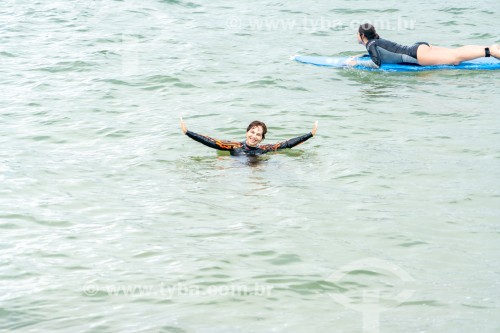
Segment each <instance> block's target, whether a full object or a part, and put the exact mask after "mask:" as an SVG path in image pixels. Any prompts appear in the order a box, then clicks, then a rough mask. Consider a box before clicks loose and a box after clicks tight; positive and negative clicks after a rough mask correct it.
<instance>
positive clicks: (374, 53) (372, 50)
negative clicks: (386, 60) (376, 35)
mask: <svg viewBox="0 0 500 333" xmlns="http://www.w3.org/2000/svg"><path fill="white" fill-rule="evenodd" d="M367 49H368V54H369V55H370V58H371V59H372V64H371V65H369V63H370V61H369V60H367V61H363V64H360V65H362V66H367V67H374V68H379V67H380V65H382V60H381V59H380V53H379V52H378V49H377V45H376V43H375V41H371V42H369V43H368V47H367ZM365 62H366V63H367V64H365Z"/></svg>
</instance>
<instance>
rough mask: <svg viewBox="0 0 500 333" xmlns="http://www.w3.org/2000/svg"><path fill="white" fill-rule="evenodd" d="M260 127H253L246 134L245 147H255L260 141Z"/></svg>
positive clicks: (261, 130)
mask: <svg viewBox="0 0 500 333" xmlns="http://www.w3.org/2000/svg"><path fill="white" fill-rule="evenodd" d="M262 132H263V129H262V126H254V127H252V128H250V130H249V131H248V132H247V141H246V143H247V145H248V146H250V147H256V146H257V145H258V144H259V143H260V142H261V141H262Z"/></svg>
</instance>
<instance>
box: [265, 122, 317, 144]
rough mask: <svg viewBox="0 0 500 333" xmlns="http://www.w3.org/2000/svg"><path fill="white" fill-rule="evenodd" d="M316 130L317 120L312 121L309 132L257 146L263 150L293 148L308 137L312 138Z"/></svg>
mask: <svg viewBox="0 0 500 333" xmlns="http://www.w3.org/2000/svg"><path fill="white" fill-rule="evenodd" d="M317 130H318V122H317V121H316V122H314V127H313V129H312V131H311V132H309V133H307V134H304V135H301V136H298V137H296V138H293V139H290V140H286V141H282V142H279V143H276V144H268V145H262V146H259V148H260V149H262V150H265V151H276V150H281V149H287V148H293V147H295V146H297V145H299V144H301V143H303V142H305V141H307V140H309V139H310V138H312V137H313V136H314V135H316V131H317Z"/></svg>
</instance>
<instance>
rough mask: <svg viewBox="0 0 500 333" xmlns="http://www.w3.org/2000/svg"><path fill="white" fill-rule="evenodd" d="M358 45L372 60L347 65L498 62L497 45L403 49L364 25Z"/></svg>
mask: <svg viewBox="0 0 500 333" xmlns="http://www.w3.org/2000/svg"><path fill="white" fill-rule="evenodd" d="M357 37H358V42H359V43H360V44H363V45H364V46H365V47H366V49H367V50H368V53H369V54H370V58H371V60H356V58H355V57H353V58H352V59H350V60H349V61H348V62H347V64H348V65H349V66H356V65H361V66H366V67H373V68H378V67H380V65H382V64H401V63H410V64H418V65H421V66H434V65H458V64H460V63H461V62H462V61H467V60H473V59H477V58H482V57H490V56H493V57H495V58H497V59H500V46H499V45H498V44H493V45H491V46H490V47H484V46H478V45H466V46H462V47H459V48H457V49H449V48H445V47H439V46H434V45H430V44H429V43H425V42H420V43H416V44H413V45H411V46H404V45H400V44H397V43H394V42H392V41H389V40H387V39H382V38H380V36H379V35H378V34H377V32H376V31H375V27H374V26H373V25H371V24H368V23H365V24H362V25H360V26H359V29H358V34H357Z"/></svg>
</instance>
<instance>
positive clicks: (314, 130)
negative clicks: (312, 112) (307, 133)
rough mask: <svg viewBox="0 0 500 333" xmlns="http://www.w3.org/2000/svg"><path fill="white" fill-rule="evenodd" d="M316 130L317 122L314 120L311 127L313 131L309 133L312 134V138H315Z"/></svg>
mask: <svg viewBox="0 0 500 333" xmlns="http://www.w3.org/2000/svg"><path fill="white" fill-rule="evenodd" d="M317 130H318V121H317V120H316V121H315V122H314V127H313V129H312V131H311V134H312V135H313V136H315V135H316V131H317Z"/></svg>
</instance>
